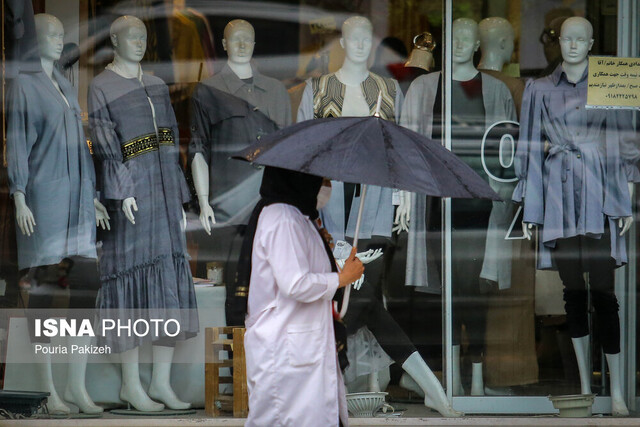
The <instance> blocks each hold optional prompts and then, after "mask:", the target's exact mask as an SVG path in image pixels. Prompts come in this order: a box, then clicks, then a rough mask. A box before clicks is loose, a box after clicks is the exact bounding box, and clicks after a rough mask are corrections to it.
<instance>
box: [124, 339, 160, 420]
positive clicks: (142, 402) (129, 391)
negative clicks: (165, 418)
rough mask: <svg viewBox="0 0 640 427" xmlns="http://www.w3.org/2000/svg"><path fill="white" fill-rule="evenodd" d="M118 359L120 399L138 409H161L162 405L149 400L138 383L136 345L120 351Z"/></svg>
mask: <svg viewBox="0 0 640 427" xmlns="http://www.w3.org/2000/svg"><path fill="white" fill-rule="evenodd" d="M120 359H121V361H122V387H121V388H120V400H123V401H125V402H127V403H130V404H131V405H133V407H134V408H136V409H137V410H138V411H143V412H158V411H162V410H163V409H164V405H163V404H162V403H158V402H154V401H153V400H151V399H150V398H149V396H147V393H145V391H144V389H143V388H142V384H141V383H140V370H139V367H138V347H136V348H133V349H131V350H127V351H125V352H124V353H121V354H120Z"/></svg>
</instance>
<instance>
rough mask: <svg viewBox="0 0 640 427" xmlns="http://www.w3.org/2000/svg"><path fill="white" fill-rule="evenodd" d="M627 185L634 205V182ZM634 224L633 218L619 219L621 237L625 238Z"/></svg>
mask: <svg viewBox="0 0 640 427" xmlns="http://www.w3.org/2000/svg"><path fill="white" fill-rule="evenodd" d="M627 185H628V186H629V198H630V199H631V202H632V203H633V189H634V185H633V182H628V183H627ZM632 224H633V216H626V217H623V218H619V219H618V227H620V235H621V236H624V235H625V233H626V232H627V231H629V229H630V228H631V225H632Z"/></svg>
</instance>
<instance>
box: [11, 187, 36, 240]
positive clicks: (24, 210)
mask: <svg viewBox="0 0 640 427" xmlns="http://www.w3.org/2000/svg"><path fill="white" fill-rule="evenodd" d="M13 202H14V203H15V205H16V221H17V222H18V227H19V228H20V231H21V232H22V234H26V235H27V236H31V234H33V228H34V227H35V226H36V220H35V219H34V218H33V213H32V212H31V209H29V207H28V206H27V203H26V202H25V201H24V193H23V192H21V191H16V192H15V193H13Z"/></svg>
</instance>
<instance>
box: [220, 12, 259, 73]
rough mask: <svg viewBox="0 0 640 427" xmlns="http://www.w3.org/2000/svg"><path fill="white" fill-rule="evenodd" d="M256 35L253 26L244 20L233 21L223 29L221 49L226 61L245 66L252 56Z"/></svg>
mask: <svg viewBox="0 0 640 427" xmlns="http://www.w3.org/2000/svg"><path fill="white" fill-rule="evenodd" d="M255 44H256V33H255V30H254V29H253V25H251V24H250V23H248V22H247V21H245V20H244V19H234V20H233V21H231V22H229V23H228V24H227V26H226V27H224V38H223V39H222V47H223V48H224V50H225V51H226V52H227V57H228V61H229V62H231V63H234V64H247V63H249V61H251V57H252V56H253V48H254V46H255Z"/></svg>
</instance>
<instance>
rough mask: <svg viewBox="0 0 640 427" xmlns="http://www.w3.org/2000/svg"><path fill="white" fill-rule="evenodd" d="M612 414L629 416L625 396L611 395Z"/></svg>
mask: <svg viewBox="0 0 640 427" xmlns="http://www.w3.org/2000/svg"><path fill="white" fill-rule="evenodd" d="M611 415H613V416H614V417H628V416H629V409H628V408H627V405H626V404H625V403H624V399H623V398H621V397H620V398H614V397H613V396H612V397H611Z"/></svg>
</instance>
